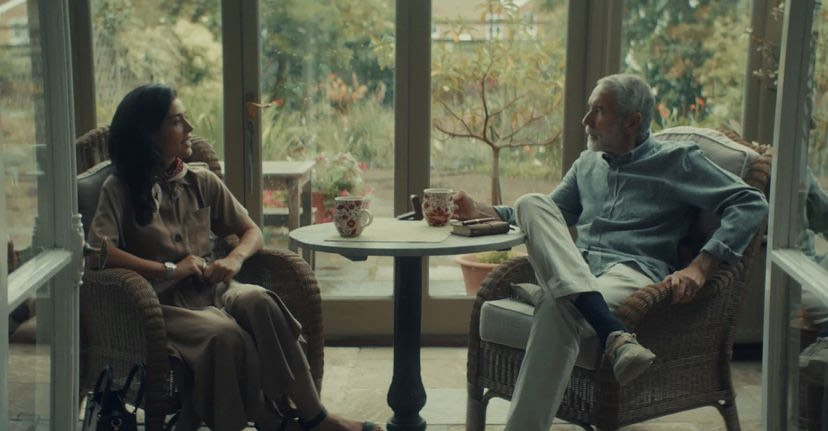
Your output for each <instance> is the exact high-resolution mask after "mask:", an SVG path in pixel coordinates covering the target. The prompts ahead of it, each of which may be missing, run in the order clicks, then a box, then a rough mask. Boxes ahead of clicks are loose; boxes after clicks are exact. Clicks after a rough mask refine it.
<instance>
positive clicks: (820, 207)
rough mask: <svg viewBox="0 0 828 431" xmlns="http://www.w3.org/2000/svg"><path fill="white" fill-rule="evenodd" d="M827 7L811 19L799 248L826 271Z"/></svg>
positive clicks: (827, 210)
mask: <svg viewBox="0 0 828 431" xmlns="http://www.w3.org/2000/svg"><path fill="white" fill-rule="evenodd" d="M825 30H828V9H825V8H823V9H821V10H819V11H817V12H816V14H815V19H814V33H813V34H814V35H815V38H816V40H815V49H816V52H815V54H814V55H815V57H814V77H813V92H814V96H813V108H812V109H813V111H812V112H811V119H812V122H811V133H810V135H809V136H808V150H807V151H808V153H807V154H808V156H807V157H808V159H807V167H806V169H805V174H804V175H805V179H804V182H805V194H806V195H805V199H804V202H805V211H804V212H805V223H804V232H803V234H802V237H801V241H800V244H801V246H800V248H801V249H802V251H803V252H804V253H805V254H806V255H808V256H809V257H810V258H811V259H813V260H814V261H815V262H816V263H818V264H819V265H821V266H822V267H823V268H824V269H825V270H826V271H828V239H826V237H827V236H828V64H826V62H827V61H828V58H826V57H828V35H826V34H825Z"/></svg>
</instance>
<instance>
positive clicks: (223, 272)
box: [204, 253, 244, 283]
mask: <svg viewBox="0 0 828 431" xmlns="http://www.w3.org/2000/svg"><path fill="white" fill-rule="evenodd" d="M242 263H244V259H242V258H241V257H238V256H237V255H235V254H233V253H230V254H228V255H227V257H225V258H222V259H218V260H216V261H214V262H213V263H212V264H210V265H208V266H207V269H206V270H205V271H204V279H205V280H207V281H209V282H210V283H218V282H220V281H223V282H226V283H229V282H230V279H231V278H233V277H234V276H235V275H236V274H238V273H239V271H241V267H242Z"/></svg>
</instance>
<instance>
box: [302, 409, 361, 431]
mask: <svg viewBox="0 0 828 431" xmlns="http://www.w3.org/2000/svg"><path fill="white" fill-rule="evenodd" d="M327 417H328V411H327V410H325V407H322V410H320V411H319V413H317V414H316V416H314V417H313V418H312V419H309V420H307V421H304V420H302V418H297V419H296V420H297V421H299V426H301V427H302V429H303V430H306V431H307V430H312V429H314V428H316V426H317V425H319V424H321V423H322V421H324V420H325V418H327ZM376 427H377V426H376V425H375V424H374V423H373V422H363V423H362V431H374V429H375V428H376Z"/></svg>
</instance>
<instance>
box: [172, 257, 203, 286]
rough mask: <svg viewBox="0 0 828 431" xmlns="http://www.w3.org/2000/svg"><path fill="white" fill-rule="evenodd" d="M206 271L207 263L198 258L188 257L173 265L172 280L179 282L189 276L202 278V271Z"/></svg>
mask: <svg viewBox="0 0 828 431" xmlns="http://www.w3.org/2000/svg"><path fill="white" fill-rule="evenodd" d="M205 269H207V261H206V260H204V258H202V257H200V256H195V255H192V254H191V255H189V256H185V257H184V259H181V260H179V261H178V263H176V264H175V271H173V274H172V279H173V280H181V279H183V278H187V277H190V276H193V275H194V276H197V277H198V278H202V277H203V276H204V270H205Z"/></svg>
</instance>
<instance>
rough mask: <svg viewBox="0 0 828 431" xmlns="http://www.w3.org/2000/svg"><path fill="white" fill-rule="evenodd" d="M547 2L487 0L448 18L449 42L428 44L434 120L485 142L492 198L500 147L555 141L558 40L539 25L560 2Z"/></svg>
mask: <svg viewBox="0 0 828 431" xmlns="http://www.w3.org/2000/svg"><path fill="white" fill-rule="evenodd" d="M549 3H550V2H536V3H533V2H529V3H527V4H524V5H523V6H522V7H519V6H518V5H517V4H516V3H514V2H512V1H505V0H487V1H485V2H484V3H483V4H482V6H481V8H480V19H479V20H478V21H466V20H461V21H457V22H453V23H451V26H450V27H449V28H450V29H449V30H448V31H447V32H446V34H444V35H443V37H444V38H445V39H447V40H449V41H450V42H444V43H435V44H433V45H432V98H433V100H434V101H435V104H436V105H437V106H438V108H436V109H435V110H434V113H433V115H434V118H433V125H434V128H435V129H436V130H437V131H439V132H440V133H441V134H442V137H443V138H444V139H447V140H449V141H452V140H454V141H457V140H471V141H473V142H480V143H482V144H485V145H486V146H488V148H489V149H490V150H491V155H492V166H491V168H492V170H491V202H492V203H493V204H500V203H501V201H502V194H501V189H500V157H501V151H502V150H504V149H514V148H528V147H533V146H542V147H546V146H552V145H555V144H558V143H559V138H560V134H561V128H560V127H561V126H560V124H561V117H560V111H561V109H560V105H561V100H562V97H563V80H562V77H563V75H564V55H563V50H562V49H561V47H562V46H564V43H563V41H562V40H561V39H560V38H559V37H556V35H555V34H554V33H549V34H545V33H544V31H545V30H547V29H550V28H551V29H555V28H556V27H554V26H550V24H553V23H554V19H555V18H556V17H557V18H560V17H561V16H565V13H564V11H565V5H564V4H561V3H558V4H557V5H552V6H549ZM557 28H560V27H557ZM481 32H482V33H483V34H482V35H481ZM465 35H471V38H469V37H466V36H465ZM475 37H477V39H475ZM464 39H471V40H467V41H464ZM558 154H559V153H558ZM558 163H559V162H558Z"/></svg>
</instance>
